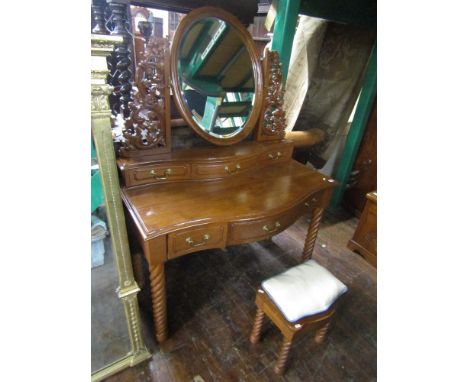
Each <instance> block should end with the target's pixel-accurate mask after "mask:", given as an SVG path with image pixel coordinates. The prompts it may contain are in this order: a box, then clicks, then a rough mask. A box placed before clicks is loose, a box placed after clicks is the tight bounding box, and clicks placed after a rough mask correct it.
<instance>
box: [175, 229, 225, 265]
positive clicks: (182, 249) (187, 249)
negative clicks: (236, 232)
mask: <svg viewBox="0 0 468 382" xmlns="http://www.w3.org/2000/svg"><path fill="white" fill-rule="evenodd" d="M226 228H227V227H226V225H225V224H205V225H203V226H199V227H194V228H187V229H185V230H183V231H178V232H174V233H170V234H169V235H168V242H167V246H168V247H167V248H168V256H167V257H168V258H169V259H172V258H174V257H178V256H182V255H185V254H187V253H191V252H196V251H201V250H203V249H209V248H224V247H225V246H226V231H227V229H226Z"/></svg>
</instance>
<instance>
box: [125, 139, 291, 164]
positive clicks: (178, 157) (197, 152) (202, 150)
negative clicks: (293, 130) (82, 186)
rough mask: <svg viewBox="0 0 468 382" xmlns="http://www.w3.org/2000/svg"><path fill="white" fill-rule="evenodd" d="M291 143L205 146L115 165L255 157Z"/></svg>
mask: <svg viewBox="0 0 468 382" xmlns="http://www.w3.org/2000/svg"><path fill="white" fill-rule="evenodd" d="M292 144H293V143H292V142H291V141H288V140H283V141H281V142H253V141H250V142H241V143H238V144H235V145H232V146H223V147H215V146H212V145H210V146H207V147H197V148H190V149H180V150H174V151H173V152H171V153H168V154H165V155H154V156H146V157H141V158H119V159H118V160H117V164H118V166H119V168H120V169H121V170H125V169H131V168H136V167H140V166H143V165H149V164H152V163H155V162H157V163H162V162H174V161H180V162H193V161H212V160H223V159H227V158H232V157H233V158H236V157H245V156H250V155H255V154H256V153H258V152H259V151H262V150H267V151H268V150H273V153H275V152H276V151H277V150H278V149H281V148H283V149H284V148H288V147H290V146H292Z"/></svg>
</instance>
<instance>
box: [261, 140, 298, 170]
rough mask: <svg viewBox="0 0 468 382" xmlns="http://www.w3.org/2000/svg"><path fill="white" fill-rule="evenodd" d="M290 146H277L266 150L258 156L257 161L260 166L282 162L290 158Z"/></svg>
mask: <svg viewBox="0 0 468 382" xmlns="http://www.w3.org/2000/svg"><path fill="white" fill-rule="evenodd" d="M293 148H294V147H293V146H292V145H284V144H283V145H278V146H276V147H275V146H273V147H272V148H270V149H268V150H266V151H265V152H263V153H262V154H260V155H259V157H258V160H259V162H260V163H261V164H262V165H266V164H272V163H277V162H284V161H287V160H289V159H291V157H292V152H293Z"/></svg>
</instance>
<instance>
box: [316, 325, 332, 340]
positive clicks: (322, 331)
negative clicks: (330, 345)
mask: <svg viewBox="0 0 468 382" xmlns="http://www.w3.org/2000/svg"><path fill="white" fill-rule="evenodd" d="M329 328H330V321H328V322H327V323H326V324H325V325H323V326H322V327H321V328H320V329H319V330H317V333H316V334H315V342H316V343H318V344H321V343H322V342H323V341H324V340H325V336H326V335H327V333H328V329H329Z"/></svg>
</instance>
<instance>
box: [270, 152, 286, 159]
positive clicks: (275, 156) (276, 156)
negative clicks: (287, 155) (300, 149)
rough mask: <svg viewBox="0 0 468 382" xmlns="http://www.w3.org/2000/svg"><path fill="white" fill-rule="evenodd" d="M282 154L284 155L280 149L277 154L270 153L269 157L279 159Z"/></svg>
mask: <svg viewBox="0 0 468 382" xmlns="http://www.w3.org/2000/svg"><path fill="white" fill-rule="evenodd" d="M282 155H283V154H282V153H281V152H280V151H278V152H277V153H276V155H275V154H272V153H270V154H268V158H270V159H279V158H280V157H281V156H282Z"/></svg>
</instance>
